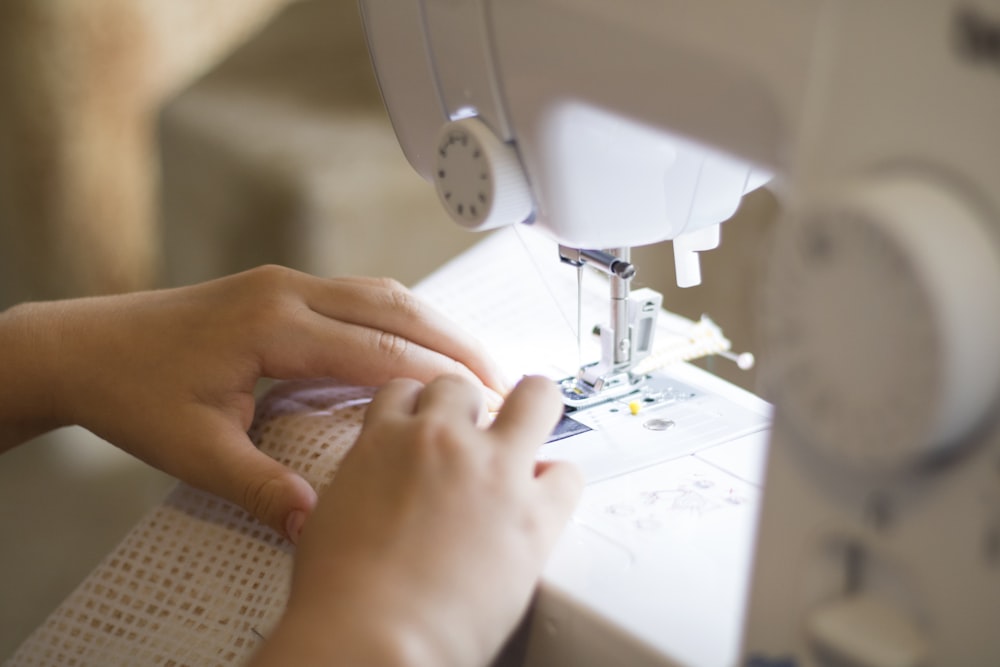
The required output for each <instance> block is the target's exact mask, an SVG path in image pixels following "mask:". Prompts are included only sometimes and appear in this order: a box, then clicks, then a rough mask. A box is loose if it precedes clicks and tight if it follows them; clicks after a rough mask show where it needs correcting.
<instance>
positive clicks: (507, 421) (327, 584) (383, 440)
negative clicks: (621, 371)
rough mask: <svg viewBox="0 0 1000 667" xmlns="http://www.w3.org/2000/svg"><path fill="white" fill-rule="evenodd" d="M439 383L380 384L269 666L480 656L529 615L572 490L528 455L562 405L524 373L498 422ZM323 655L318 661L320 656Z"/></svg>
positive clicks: (562, 473) (562, 474)
mask: <svg viewBox="0 0 1000 667" xmlns="http://www.w3.org/2000/svg"><path fill="white" fill-rule="evenodd" d="M481 411H482V398H481V395H480V394H479V393H478V392H476V391H475V390H474V387H473V386H472V385H470V384H469V383H468V382H466V381H464V380H462V379H460V378H456V377H449V376H446V377H441V378H439V379H438V380H435V381H434V382H432V383H431V384H429V385H428V386H427V387H426V388H422V387H421V385H420V384H419V383H417V382H414V381H412V380H397V381H393V382H390V383H389V384H387V385H386V386H385V387H383V388H382V389H381V390H380V391H379V393H378V394H376V396H375V399H374V400H373V402H372V404H371V405H370V406H369V408H368V412H367V414H366V417H365V424H364V428H363V430H362V432H361V435H360V436H359V438H358V440H357V443H356V444H355V446H354V448H353V449H352V450H351V451H350V452H348V454H347V456H346V457H345V458H344V461H343V462H342V464H341V466H340V468H339V470H338V472H337V475H336V477H335V478H334V480H333V481H332V482H331V483H330V485H329V487H328V488H327V489H326V490H325V491H323V493H322V496H321V499H320V501H319V504H318V506H317V507H316V510H315V511H314V512H313V514H312V515H311V516H310V517H309V519H308V521H307V522H306V525H305V529H304V530H303V533H302V538H301V541H300V543H299V546H298V549H297V553H296V557H295V558H296V559H295V571H294V577H293V581H292V591H291V597H290V600H289V605H288V609H287V610H286V613H285V616H284V617H283V619H282V621H281V622H280V623H279V624H278V626H277V627H276V629H275V630H274V632H273V633H272V635H271V637H270V638H269V641H268V642H267V643H266V644H265V646H264V647H263V649H262V651H261V652H260V653H259V654H258V656H257V662H256V663H254V664H255V665H257V666H258V667H263V666H264V665H270V664H275V665H277V664H301V665H310V664H379V665H397V664H400V665H402V664H405V665H410V666H418V665H437V666H447V665H456V666H457V665H463V666H465V667H469V666H472V665H485V664H486V663H487V662H488V661H489V659H490V658H491V657H493V655H494V654H495V653H496V652H497V651H498V649H499V648H500V646H501V644H502V642H503V641H504V639H505V638H506V636H507V635H508V634H509V633H510V632H511V630H512V629H513V627H514V625H515V624H516V623H517V621H518V620H519V618H520V617H521V615H522V614H523V613H524V611H525V609H526V607H527V605H528V602H529V599H530V596H531V594H532V591H533V590H534V587H535V585H536V582H537V580H538V577H539V576H540V574H541V571H542V567H543V564H544V560H545V558H546V557H547V555H548V553H549V552H550V551H551V549H552V547H553V546H554V544H555V541H556V538H557V537H558V535H559V533H560V531H561V530H562V528H563V526H564V524H565V522H566V520H567V519H568V517H569V516H570V514H571V512H572V508H573V505H574V503H575V501H576V499H577V497H578V495H579V492H580V489H581V487H582V478H581V477H580V475H579V473H578V472H577V470H576V468H575V467H574V466H572V465H569V464H566V463H556V462H548V463H540V462H536V461H535V452H536V450H537V448H538V446H539V445H540V444H541V443H542V442H543V441H544V439H545V437H546V436H547V435H548V434H549V433H550V432H551V430H552V428H553V427H554V426H555V424H556V422H557V421H558V419H559V416H560V414H561V412H562V403H561V401H560V397H559V394H558V391H557V390H556V389H555V387H554V385H553V384H552V383H551V382H550V381H548V380H545V379H543V378H537V377H533V378H526V379H525V380H523V381H522V382H521V383H520V384H519V385H518V387H517V388H516V389H515V390H514V391H513V392H512V393H511V394H510V396H509V398H508V399H507V402H506V404H505V405H504V407H503V409H502V410H501V411H500V413H499V415H498V416H497V418H496V420H495V421H494V422H493V424H492V426H490V427H489V428H487V429H481V428H479V427H477V420H478V419H479V418H480V416H481ZM324 660H325V661H326V662H324Z"/></svg>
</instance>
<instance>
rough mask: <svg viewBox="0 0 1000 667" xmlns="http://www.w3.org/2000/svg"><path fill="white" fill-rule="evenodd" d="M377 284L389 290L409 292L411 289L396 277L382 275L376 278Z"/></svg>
mask: <svg viewBox="0 0 1000 667" xmlns="http://www.w3.org/2000/svg"><path fill="white" fill-rule="evenodd" d="M375 284H376V285H377V286H379V287H381V288H382V289H384V290H388V291H389V292H408V291H409V290H407V289H406V287H405V286H404V285H403V283H401V282H399V281H398V280H396V279H395V278H390V277H388V276H382V277H379V278H376V279H375Z"/></svg>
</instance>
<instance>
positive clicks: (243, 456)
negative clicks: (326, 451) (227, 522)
mask: <svg viewBox="0 0 1000 667" xmlns="http://www.w3.org/2000/svg"><path fill="white" fill-rule="evenodd" d="M220 426H221V428H219V429H218V430H217V431H216V433H215V434H214V435H215V437H214V438H213V440H214V442H213V443H212V444H211V446H209V447H206V448H205V449H204V453H205V454H206V457H205V460H206V461H207V465H202V466H199V470H198V472H197V478H198V479H197V480H192V482H193V483H194V484H195V485H196V486H198V487H200V488H202V489H205V490H206V491H209V492H211V493H214V494H216V495H219V496H222V497H223V498H225V499H226V500H229V501H231V502H233V503H236V504H237V505H239V506H241V507H242V508H243V509H245V510H246V511H247V512H249V513H250V514H252V515H253V516H254V517H255V518H256V519H257V520H258V521H260V522H261V523H263V524H265V525H267V526H270V527H271V528H272V529H274V530H275V531H277V532H278V533H279V534H280V535H282V536H284V537H285V538H287V539H289V540H290V541H291V542H292V543H297V542H298V539H299V534H300V532H301V530H302V524H303V523H304V522H305V519H306V516H307V515H308V514H309V512H311V511H312V509H313V507H315V506H316V500H317V494H316V491H315V490H314V489H313V488H312V486H310V484H309V482H307V481H306V480H305V479H303V478H302V477H301V476H299V475H298V474H296V473H295V472H294V471H292V470H291V469H289V468H287V467H286V466H284V465H282V464H281V463H278V462H277V461H275V460H274V459H272V458H271V457H270V456H268V455H267V454H265V453H264V452H262V451H260V450H259V449H257V448H256V447H255V446H254V444H253V442H251V441H250V438H249V437H248V436H247V434H246V433H245V432H243V431H241V430H240V429H239V428H238V427H236V426H235V425H233V424H228V423H227V424H223V425H220Z"/></svg>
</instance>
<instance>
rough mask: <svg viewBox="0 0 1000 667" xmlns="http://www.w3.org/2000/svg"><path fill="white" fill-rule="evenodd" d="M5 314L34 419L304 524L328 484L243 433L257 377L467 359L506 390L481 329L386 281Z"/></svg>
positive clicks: (416, 367)
mask: <svg viewBox="0 0 1000 667" xmlns="http://www.w3.org/2000/svg"><path fill="white" fill-rule="evenodd" d="M0 326H6V327H7V328H6V329H0V342H2V341H3V335H2V334H3V333H4V332H9V331H10V330H11V329H12V330H14V331H15V332H16V331H20V332H22V335H21V337H20V338H18V337H16V336H15V337H14V341H15V343H16V342H17V341H19V340H20V342H21V345H20V347H18V346H17V345H15V346H14V347H13V348H11V350H10V352H9V353H10V354H11V355H13V356H17V357H18V358H19V359H20V361H19V363H20V367H21V368H25V369H26V370H25V372H26V373H35V374H36V378H35V379H36V382H35V383H33V384H34V385H35V386H37V387H38V391H37V392H36V393H37V394H40V395H37V396H35V397H34V398H33V399H32V400H33V403H32V405H38V406H47V408H48V409H49V411H50V414H46V415H29V416H34V417H41V418H39V419H36V420H35V421H37V422H39V423H42V422H44V423H46V424H48V425H49V426H54V425H63V424H80V425H82V426H84V427H86V428H87V429H89V430H91V431H92V432H94V433H95V434H97V435H99V436H101V437H102V438H104V439H106V440H108V441H109V442H111V443H113V444H115V445H117V446H119V447H121V448H122V449H124V450H126V451H128V452H130V453H132V454H133V455H135V456H137V457H138V458H140V459H142V460H144V461H146V462H148V463H150V464H152V465H154V466H156V467H157V468H160V469H162V470H164V471H165V472H167V473H169V474H171V475H173V476H175V477H178V478H180V479H181V480H184V481H185V482H188V483H189V484H192V485H193V486H196V487H199V488H203V489H206V490H208V491H211V492H213V493H216V494H218V495H220V496H222V497H224V498H227V499H229V500H231V501H233V502H236V503H238V504H240V505H242V506H243V507H244V508H245V509H247V510H248V511H249V512H251V513H252V514H253V515H254V516H256V517H257V518H258V519H260V520H261V521H263V522H264V523H266V524H268V525H270V526H271V527H273V528H274V529H276V530H278V531H279V532H281V533H283V534H285V535H286V536H289V537H291V538H292V539H296V538H297V536H298V531H299V530H300V529H301V526H302V522H303V521H304V519H305V516H306V514H308V512H309V511H310V510H311V509H312V507H313V505H314V504H315V502H316V494H315V492H314V491H313V489H312V488H311V487H310V485H309V484H308V483H307V482H306V481H305V480H304V479H302V478H301V477H299V476H298V475H297V474H295V473H294V472H292V471H291V470H289V469H287V468H286V467H284V466H282V465H281V464H280V463H278V462H276V461H274V460H273V459H271V458H270V457H268V456H267V455H265V454H263V453H262V452H260V451H259V450H257V449H256V448H255V447H254V446H253V444H252V443H251V442H250V440H249V438H248V437H247V433H246V432H247V429H248V428H249V426H250V423H251V421H252V419H253V415H254V405H255V402H254V395H253V392H254V388H255V385H256V382H257V380H258V379H259V378H261V377H271V378H281V379H289V378H306V377H334V378H337V379H340V380H343V381H345V382H349V383H354V384H363V385H380V384H382V383H384V382H385V381H387V380H389V379H390V378H394V377H408V378H413V379H416V380H419V381H421V382H427V381H430V380H431V379H433V378H434V377H437V376H439V375H441V374H444V373H457V374H459V375H461V376H462V377H465V378H468V379H470V380H472V381H473V382H475V384H476V385H477V386H479V387H481V388H483V390H484V392H485V393H487V394H489V395H491V396H493V397H494V400H498V399H499V397H497V396H496V394H500V393H504V392H505V389H506V388H505V386H504V383H503V380H502V377H501V375H500V373H499V372H498V370H497V369H496V368H495V367H494V365H493V363H492V362H491V361H490V359H489V358H488V356H487V355H486V354H485V352H484V351H483V350H482V349H481V347H480V346H479V344H478V343H477V341H475V340H474V339H472V338H470V337H468V336H465V335H463V334H461V333H460V330H459V328H458V327H457V326H455V325H454V324H453V323H451V322H449V321H448V320H446V319H445V318H444V317H443V316H441V315H440V314H438V313H436V312H434V311H433V309H431V308H430V307H429V306H428V305H427V304H425V303H424V302H422V301H421V300H419V299H418V298H417V297H416V296H415V295H413V294H412V293H411V292H409V291H408V290H406V289H405V288H403V287H402V286H401V285H399V284H398V283H396V282H394V281H389V280H380V279H372V278H339V279H331V280H327V279H321V278H316V277H313V276H309V275H306V274H303V273H299V272H296V271H292V270H289V269H284V268H280V267H262V268H258V269H254V270H251V271H247V272H244V273H240V274H237V275H233V276H229V277H226V278H221V279H218V280H213V281H210V282H206V283H202V284H198V285H193V286H188V287H181V288H176V289H169V290H160V291H155V292H140V293H134V294H127V295H119V296H109V297H95V298H88V299H76V300H69V301H57V302H48V303H36V304H27V305H25V306H19V307H17V308H14V309H11V310H10V311H8V312H6V313H3V314H0ZM0 354H2V352H0ZM14 361H18V359H15V360H14ZM26 386H27V385H26ZM29 396H30V394H28V395H26V397H25V398H24V401H25V404H27V402H28V397H29ZM2 398H3V396H0V399H2ZM15 398H16V397H15ZM0 403H2V401H0ZM0 417H3V414H2V410H0ZM0 421H2V419H0ZM0 433H2V429H0Z"/></svg>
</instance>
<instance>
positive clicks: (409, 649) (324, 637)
mask: <svg viewBox="0 0 1000 667" xmlns="http://www.w3.org/2000/svg"><path fill="white" fill-rule="evenodd" d="M341 607H342V608H337V605H329V604H324V605H322V606H304V605H298V606H292V605H290V606H289V608H288V609H287V610H286V611H285V614H284V616H283V617H282V619H281V621H280V622H279V623H278V625H277V626H275V628H274V630H273V631H272V632H271V634H270V636H269V637H268V638H267V640H266V642H265V643H264V645H263V646H262V647H261V650H260V651H258V653H257V654H256V656H255V658H254V660H253V661H251V663H250V665H251V667H271V665H286V664H294V665H300V666H302V667H309V666H311V665H317V666H319V665H332V664H337V665H379V667H425V666H426V667H432V666H435V667H440V666H441V665H443V664H445V663H442V662H441V660H440V659H438V656H436V655H435V652H434V651H433V650H431V646H430V645H429V644H428V641H427V638H426V637H425V636H424V634H423V633H421V632H419V631H417V629H416V628H415V627H414V626H413V624H411V623H409V622H405V621H404V622H399V621H398V619H397V618H396V616H397V615H396V614H371V613H366V612H365V611H364V609H359V607H358V605H356V604H354V601H351V602H350V603H345V604H344V605H342V606H341Z"/></svg>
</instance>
